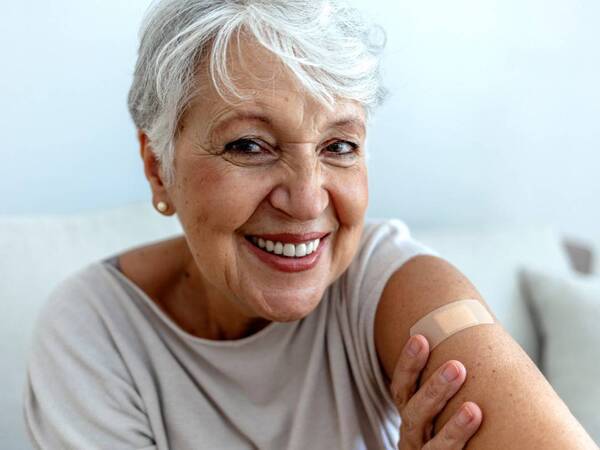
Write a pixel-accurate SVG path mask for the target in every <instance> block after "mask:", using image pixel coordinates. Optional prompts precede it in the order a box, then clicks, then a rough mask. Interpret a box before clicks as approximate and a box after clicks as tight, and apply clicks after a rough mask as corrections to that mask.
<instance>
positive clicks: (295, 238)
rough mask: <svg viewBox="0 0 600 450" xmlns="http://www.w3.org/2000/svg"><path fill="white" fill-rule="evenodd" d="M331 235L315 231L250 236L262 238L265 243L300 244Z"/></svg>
mask: <svg viewBox="0 0 600 450" xmlns="http://www.w3.org/2000/svg"><path fill="white" fill-rule="evenodd" d="M328 234H329V233H327V232H321V231H314V232H311V233H300V234H296V233H276V234H251V235H250V236H256V237H258V238H262V239H264V240H265V241H273V242H276V241H279V242H288V243H290V244H300V243H302V242H307V241H314V240H316V239H322V238H324V237H325V236H327V235H328Z"/></svg>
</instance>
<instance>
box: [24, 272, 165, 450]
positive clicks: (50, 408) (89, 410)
mask: <svg viewBox="0 0 600 450" xmlns="http://www.w3.org/2000/svg"><path fill="white" fill-rule="evenodd" d="M87 295H88V293H87V289H86V286H85V285H84V283H83V282H80V281H78V280H77V279H75V278H70V279H67V280H65V281H64V282H63V283H61V284H60V285H59V286H58V287H57V288H55V289H54V291H53V292H52V294H51V295H50V297H49V299H48V301H47V302H46V304H45V305H44V307H43V308H42V310H41V312H40V314H39V316H38V318H37V320H36V324H35V327H34V333H33V336H32V343H31V346H30V348H29V353H28V359H27V374H26V383H25V388H24V392H23V411H22V413H23V418H24V420H25V426H26V429H27V432H28V434H29V439H30V440H31V442H32V444H33V445H34V447H35V448H36V449H44V450H47V449H86V450H94V449H111V450H118V449H147V450H150V449H156V446H155V443H154V441H153V436H152V432H151V429H150V426H149V422H148V419H147V416H146V414H145V412H144V405H143V402H142V399H141V397H140V395H139V393H138V392H137V390H136V389H135V386H134V385H133V382H132V379H131V376H130V374H129V373H128V371H127V367H126V365H125V363H124V361H123V360H122V359H121V357H120V355H119V352H118V349H117V347H116V345H115V344H114V342H113V341H112V339H111V335H110V333H109V331H108V328H107V327H106V324H105V323H104V322H103V320H102V317H100V315H99V314H98V313H97V312H96V311H95V308H94V306H93V303H92V302H87V301H86V296H87Z"/></svg>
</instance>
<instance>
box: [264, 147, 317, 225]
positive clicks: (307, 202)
mask: <svg viewBox="0 0 600 450" xmlns="http://www.w3.org/2000/svg"><path fill="white" fill-rule="evenodd" d="M270 202H271V205H272V206H273V207H274V208H276V209H278V210H280V211H282V212H284V213H285V214H286V215H288V216H289V217H290V218H292V219H295V220H298V221H309V220H314V219H316V218H318V217H319V216H320V215H321V214H322V213H323V211H325V209H326V208H327V206H328V205H329V194H328V192H327V190H326V188H325V186H324V181H323V176H322V171H321V170H320V165H319V163H318V162H315V161H314V160H313V159H312V158H311V160H310V161H304V162H302V163H298V164H297V165H295V166H294V167H293V168H290V170H289V171H286V173H285V175H283V177H282V181H281V182H280V183H279V184H278V185H277V186H276V187H275V188H274V189H273V191H271V194H270Z"/></svg>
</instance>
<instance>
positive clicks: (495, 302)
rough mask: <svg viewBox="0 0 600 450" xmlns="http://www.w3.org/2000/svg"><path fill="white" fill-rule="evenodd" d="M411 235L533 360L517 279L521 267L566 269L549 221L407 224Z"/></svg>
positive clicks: (532, 338)
mask: <svg viewBox="0 0 600 450" xmlns="http://www.w3.org/2000/svg"><path fill="white" fill-rule="evenodd" d="M412 234H413V237H415V238H416V239H417V240H419V241H421V242H422V243H424V244H425V245H427V246H429V247H431V248H432V249H434V250H435V251H437V252H438V253H440V256H442V257H443V258H444V259H446V260H448V261H449V262H450V263H452V264H453V265H454V266H456V267H457V268H458V269H459V270H460V271H461V272H462V273H464V274H465V275H466V277H467V278H468V279H469V280H470V281H471V282H472V283H473V284H474V285H475V287H476V288H477V290H478V291H479V292H480V293H481V295H482V296H483V298H484V299H485V300H486V302H487V303H488V304H489V305H490V307H491V308H492V310H493V311H494V314H495V315H496V317H497V318H498V320H499V321H500V322H501V323H502V325H503V326H504V328H505V329H506V330H507V331H508V332H509V333H510V335H511V336H512V337H513V338H514V339H515V340H516V341H517V342H518V343H519V345H521V347H523V349H524V350H525V351H526V352H527V354H528V355H529V357H530V358H531V359H532V360H533V361H534V362H535V363H536V364H539V348H538V337H537V336H536V331H535V328H534V326H533V323H532V319H531V316H530V313H529V309H528V305H527V303H526V302H525V300H524V296H523V293H522V291H521V288H520V285H519V281H518V276H517V273H518V270H519V268H520V267H522V266H530V267H531V266H533V267H539V268H542V269H549V270H552V271H554V272H555V273H563V274H567V273H570V272H571V269H570V265H569V261H568V257H567V255H566V253H565V251H564V250H563V248H562V244H561V237H560V234H559V233H558V232H557V231H556V230H555V229H554V228H553V227H551V226H535V225H531V226H526V227H525V226H519V227H517V226H506V227H501V226H488V227H482V228H455V229H438V230H436V229H416V228H413V229H412Z"/></svg>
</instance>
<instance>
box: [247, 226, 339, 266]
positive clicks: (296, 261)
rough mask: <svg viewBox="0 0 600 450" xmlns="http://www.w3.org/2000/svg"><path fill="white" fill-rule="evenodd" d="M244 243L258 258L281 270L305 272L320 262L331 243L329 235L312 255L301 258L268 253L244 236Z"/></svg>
mask: <svg viewBox="0 0 600 450" xmlns="http://www.w3.org/2000/svg"><path fill="white" fill-rule="evenodd" d="M242 240H243V241H244V244H245V245H246V246H247V247H248V248H249V249H250V251H251V252H252V253H254V254H255V255H256V256H257V257H258V259H260V260H261V261H262V262H264V263H265V264H267V265H268V266H270V267H272V268H273V269H275V270H279V271H280V272H288V273H289V272H303V271H305V270H310V269H312V268H313V267H315V266H316V265H317V264H318V263H319V259H320V256H321V253H323V250H324V249H325V247H326V246H327V244H328V243H329V235H327V236H325V237H324V238H322V239H321V242H320V243H319V247H318V248H317V251H315V252H312V253H311V254H310V255H306V256H303V257H301V258H290V257H286V256H279V255H276V254H274V253H268V252H267V251H265V250H261V249H260V248H258V247H257V246H255V245H253V244H252V243H250V242H248V240H247V239H246V238H242Z"/></svg>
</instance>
